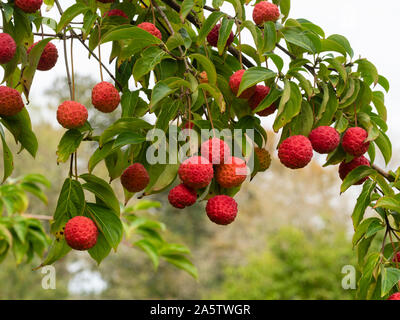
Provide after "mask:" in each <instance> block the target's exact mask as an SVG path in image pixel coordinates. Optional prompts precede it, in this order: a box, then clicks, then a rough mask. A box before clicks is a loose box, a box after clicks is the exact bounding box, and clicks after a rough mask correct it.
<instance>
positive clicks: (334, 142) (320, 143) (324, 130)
mask: <svg viewBox="0 0 400 320" xmlns="http://www.w3.org/2000/svg"><path fill="white" fill-rule="evenodd" d="M308 139H310V141H311V144H312V147H313V149H314V150H315V151H317V152H318V153H329V152H332V151H333V150H335V149H336V148H337V147H338V145H339V143H340V135H339V132H337V131H336V129H335V128H332V127H329V126H320V127H318V128H315V129H314V130H312V131H311V132H310V134H309V135H308Z"/></svg>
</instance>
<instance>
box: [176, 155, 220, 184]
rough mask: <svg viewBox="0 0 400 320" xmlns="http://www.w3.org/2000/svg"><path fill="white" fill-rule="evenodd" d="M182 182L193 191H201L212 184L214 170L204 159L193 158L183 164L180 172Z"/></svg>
mask: <svg viewBox="0 0 400 320" xmlns="http://www.w3.org/2000/svg"><path fill="white" fill-rule="evenodd" d="M178 174H179V177H180V178H181V180H182V182H183V183H184V184H186V185H187V186H189V187H191V188H193V189H201V188H205V187H207V186H208V184H209V183H210V182H211V180H212V178H213V175H214V169H213V166H212V164H211V163H210V162H209V161H208V160H207V159H206V158H204V157H200V156H193V157H190V158H189V159H186V160H185V161H183V162H182V163H181V165H180V166H179V170H178Z"/></svg>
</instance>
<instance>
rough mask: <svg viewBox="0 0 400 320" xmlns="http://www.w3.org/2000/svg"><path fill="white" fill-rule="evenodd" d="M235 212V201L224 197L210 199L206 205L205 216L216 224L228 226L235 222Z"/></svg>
mask: <svg viewBox="0 0 400 320" xmlns="http://www.w3.org/2000/svg"><path fill="white" fill-rule="evenodd" d="M237 211H238V209H237V203H236V201H235V200H234V199H233V198H231V197H229V196H226V195H219V196H215V197H212V198H211V199H210V200H208V202H207V205H206V212H207V216H208V217H209V218H210V220H211V221H212V222H215V223H216V224H222V225H227V224H230V223H231V222H232V221H233V220H235V218H236V215H237Z"/></svg>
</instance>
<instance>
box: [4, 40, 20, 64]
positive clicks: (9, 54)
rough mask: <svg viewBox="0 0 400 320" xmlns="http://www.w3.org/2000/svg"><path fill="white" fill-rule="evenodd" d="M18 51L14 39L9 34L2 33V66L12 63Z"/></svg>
mask: <svg viewBox="0 0 400 320" xmlns="http://www.w3.org/2000/svg"><path fill="white" fill-rule="evenodd" d="M16 50H17V45H16V43H15V41H14V39H13V38H12V37H11V36H10V35H9V34H8V33H0V64H4V63H8V62H10V61H11V60H12V58H14V55H15V51H16Z"/></svg>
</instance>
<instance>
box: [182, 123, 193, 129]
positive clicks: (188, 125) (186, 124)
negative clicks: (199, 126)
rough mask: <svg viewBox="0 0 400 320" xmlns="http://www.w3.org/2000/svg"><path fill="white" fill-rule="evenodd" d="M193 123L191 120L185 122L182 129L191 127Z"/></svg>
mask: <svg viewBox="0 0 400 320" xmlns="http://www.w3.org/2000/svg"><path fill="white" fill-rule="evenodd" d="M193 127H194V123H193V122H185V123H184V125H183V126H182V129H193Z"/></svg>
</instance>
